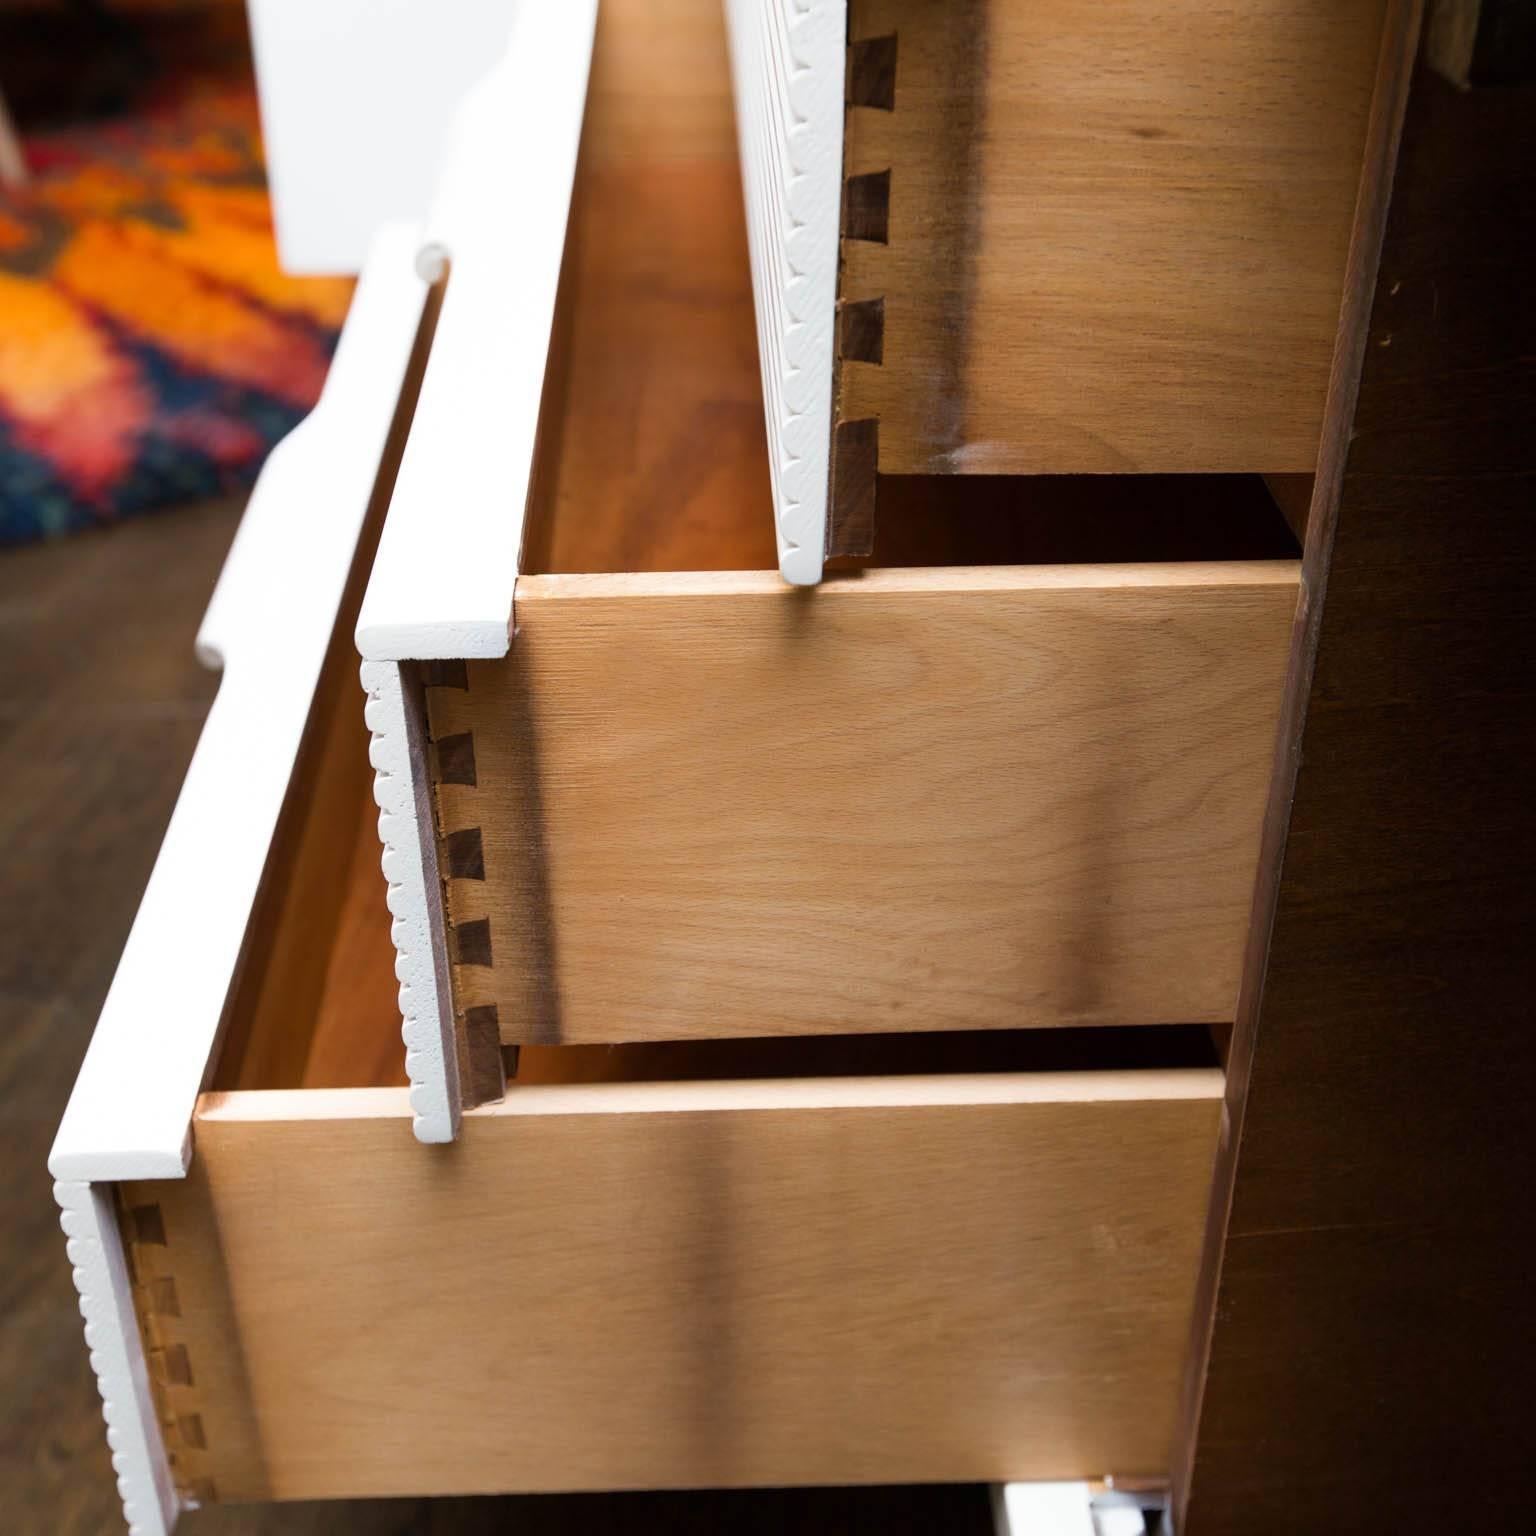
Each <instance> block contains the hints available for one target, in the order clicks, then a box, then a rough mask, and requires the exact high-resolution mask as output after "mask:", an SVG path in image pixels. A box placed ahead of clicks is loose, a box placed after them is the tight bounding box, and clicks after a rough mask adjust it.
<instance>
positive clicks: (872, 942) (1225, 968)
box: [427, 561, 1296, 1044]
mask: <svg viewBox="0 0 1536 1536" xmlns="http://www.w3.org/2000/svg"><path fill="white" fill-rule="evenodd" d="M1295 583H1296V567H1295V565H1294V564H1293V563H1291V562H1287V561H1274V562H1252V563H1247V562H1226V563H1216V564H1210V565H1174V564H1170V565H1163V566H1124V567H1039V568H1032V569H1016V568H993V569H966V570H919V571H887V572H867V573H864V574H863V575H861V576H852V577H848V578H845V579H842V580H837V581H833V582H830V583H828V584H826V585H825V586H823V587H822V588H820V589H818V590H817V591H816V592H814V593H809V594H808V593H803V592H802V593H797V592H795V591H793V590H791V589H788V588H786V587H784V586H783V584H782V583H781V582H779V581H778V579H777V577H776V576H773V575H769V574H762V573H760V574H750V573H748V574H740V575H731V574H698V575H693V576H685V575H670V576H660V577H649V576H635V575H629V576H625V575H616V576H546V577H531V578H525V579H524V580H523V581H521V582H520V583H519V586H518V596H517V638H516V642H515V643H514V645H513V647H512V650H511V653H510V655H509V656H508V657H506V658H505V659H503V660H499V661H494V662H478V661H471V662H470V663H469V664H468V666H467V668H465V669H462V670H459V671H458V673H457V677H456V681H455V682H453V683H446V682H445V683H444V684H442V685H439V686H432V687H429V688H428V689H427V699H428V712H429V716H430V721H431V734H432V736H433V738H434V739H435V740H436V741H438V742H439V743H442V742H444V741H445V740H446V741H449V742H458V741H460V740H461V739H462V738H464V737H469V738H471V739H472V740H473V744H474V763H475V775H474V777H475V782H474V783H473V784H466V783H463V782H442V779H443V777H444V776H443V773H442V761H441V748H440V749H439V752H438V754H437V756H436V762H435V766H436V769H437V773H438V779H439V782H438V784H437V786H436V798H437V804H438V809H439V815H440V820H441V830H442V832H443V833H444V835H445V839H446V838H451V837H453V836H455V835H461V834H463V833H465V832H467V831H470V830H473V831H474V832H475V833H476V834H477V835H476V837H475V839H474V841H475V848H476V852H477V856H478V859H479V863H478V865H477V866H476V869H475V871H474V872H473V873H470V872H464V873H463V874H461V875H460V876H457V877H456V876H455V874H454V871H453V869H452V867H451V866H450V867H448V868H447V869H445V874H446V875H447V877H448V878H447V887H448V908H449V921H450V924H451V934H450V938H451V942H450V950H451V952H452V953H453V955H454V956H455V958H456V961H457V963H456V965H455V986H456V993H457V999H458V1003H459V1006H460V1007H461V1008H466V1009H468V1008H475V1007H487V1008H495V1009H496V1011H497V1014H498V1017H499V1022H500V1029H501V1033H502V1038H503V1039H504V1040H506V1041H508V1042H509V1043H510V1042H516V1041H532V1042H538V1043H546V1044H551V1043H562V1042H580V1041H595V1040H622V1039H637V1038H638V1039H653V1040H657V1039H675V1038H685V1037H689V1036H720V1035H738V1034H747V1035H753V1034H757V1035H762V1034H794V1033H811V1032H818V1031H826V1032H831V1033H840V1032H851V1031H852V1032H856V1031H891V1030H903V1029H973V1028H1017V1027H1021V1026H1040V1025H1065V1024H1118V1023H1142V1024H1146V1023H1164V1022H1170V1021H1174V1020H1180V1021H1186V1022H1220V1021H1223V1020H1227V1019H1230V1018H1231V1017H1232V1015H1233V1012H1234V1010H1235V1007H1236V1001H1237V983H1238V974H1239V969H1240V963H1241V952H1242V944H1243V935H1244V931H1245V924H1246V917H1247V908H1248V901H1249V897H1250V893H1251V890H1252V882H1253V876H1254V868H1255V861H1256V858H1257V850H1258V837H1259V826H1260V821H1261V817H1262V810H1263V804H1264V795H1265V788H1266V785H1267V782H1268V770H1269V762H1270V755H1271V751H1272V742H1273V737H1274V728H1275V719H1276V712H1277V710H1278V706H1279V699H1280V693H1281V687H1282V682H1283V676H1284V666H1285V652H1286V643H1287V637H1288V635H1289V632H1290V624H1291V616H1292V611H1293V608H1294V605H1295V595H1296V586H1295Z"/></svg>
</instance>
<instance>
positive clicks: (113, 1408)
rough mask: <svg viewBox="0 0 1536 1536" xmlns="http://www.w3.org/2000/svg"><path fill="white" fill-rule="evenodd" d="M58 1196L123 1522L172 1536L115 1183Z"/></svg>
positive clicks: (64, 1190)
mask: <svg viewBox="0 0 1536 1536" xmlns="http://www.w3.org/2000/svg"><path fill="white" fill-rule="evenodd" d="M53 1198H54V1199H55V1200H56V1201H58V1204H59V1225H60V1226H61V1227H62V1228H63V1229H64V1238H65V1245H64V1246H65V1252H66V1253H67V1254H68V1256H69V1263H70V1268H71V1271H72V1278H73V1279H74V1282H75V1290H76V1291H78V1292H79V1294H80V1315H81V1316H82V1317H83V1318H84V1319H85V1345H86V1348H87V1350H88V1351H89V1352H90V1357H91V1369H92V1370H93V1371H94V1372H95V1373H96V1390H97V1391H98V1392H99V1393H100V1394H101V1416H102V1418H104V1419H105V1420H106V1423H107V1445H108V1446H109V1447H110V1448H111V1452H112V1470H113V1471H114V1472H115V1473H116V1474H117V1491H118V1494H119V1496H120V1497H121V1498H122V1501H123V1518H124V1519H125V1520H126V1521H127V1522H128V1530H129V1533H130V1536H169V1532H170V1531H171V1530H172V1528H173V1527H174V1526H175V1524H176V1517H177V1515H178V1514H179V1513H180V1506H179V1503H178V1501H177V1497H176V1489H175V1484H174V1482H173V1481H172V1478H171V1468H170V1462H169V1461H168V1460H167V1457H166V1453H165V1442H164V1440H163V1439H162V1438H161V1435H160V1424H159V1421H158V1419H157V1418H156V1416H155V1408H154V1400H153V1398H152V1397H151V1395H150V1389H149V1366H148V1363H147V1362H146V1360H145V1358H144V1344H143V1340H142V1339H141V1338H140V1336H139V1328H138V1320H137V1318H136V1317H135V1315H134V1310H133V1289H132V1286H131V1284H130V1282H129V1276H128V1260H127V1257H126V1255H125V1254H124V1252H123V1240H122V1234H121V1233H120V1232H119V1230H118V1226H117V1216H116V1213H115V1211H114V1210H113V1206H112V1186H111V1185H110V1184H88V1183H85V1182H83V1181H80V1180H74V1179H61V1180H60V1181H59V1182H58V1183H56V1184H55V1185H54V1186H53Z"/></svg>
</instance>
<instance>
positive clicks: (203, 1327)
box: [144, 1073, 1220, 1499]
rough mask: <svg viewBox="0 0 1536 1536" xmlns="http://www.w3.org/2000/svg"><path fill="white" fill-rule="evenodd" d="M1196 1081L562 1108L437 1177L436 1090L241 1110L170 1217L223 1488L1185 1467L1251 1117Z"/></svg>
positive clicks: (398, 1488)
mask: <svg viewBox="0 0 1536 1536" xmlns="http://www.w3.org/2000/svg"><path fill="white" fill-rule="evenodd" d="M1105 1076H1120V1075H1118V1074H1105ZM1176 1076H1180V1075H1179V1074H1156V1075H1154V1076H1153V1077H1150V1078H1149V1081H1148V1087H1147V1093H1148V1095H1149V1096H1148V1097H1146V1098H1141V1099H1137V1098H1120V1099H1108V1100H1106V1099H1097V1100H1094V1101H1091V1102H1089V1101H1072V1100H1067V1101H1047V1102H1041V1101H1038V1100H1032V1099H1031V1097H1030V1096H1029V1094H1028V1093H1027V1092H1024V1093H1022V1094H1021V1097H1020V1098H1019V1099H1017V1100H1014V1101H1010V1100H1009V1099H1008V1098H1007V1096H1006V1092H1005V1091H1003V1090H1000V1091H999V1093H998V1094H997V1095H996V1096H995V1097H997V1099H998V1101H997V1102H973V1103H944V1102H909V1103H903V1102H900V1101H899V1096H898V1095H892V1096H891V1097H892V1098H893V1099H895V1102H887V1103H879V1102H869V1103H857V1102H851V1103H845V1104H842V1105H838V1104H835V1103H833V1104H821V1105H817V1106H814V1107H798V1108H797V1107H794V1098H795V1090H794V1087H793V1085H791V1086H789V1087H785V1088H780V1089H778V1090H776V1091H775V1092H776V1095H777V1098H778V1101H779V1107H760V1108H757V1109H752V1108H743V1109H739V1110H735V1111H732V1110H729V1109H723V1108H716V1109H714V1110H708V1109H706V1110H699V1111H695V1110H690V1109H689V1108H687V1107H686V1106H687V1104H688V1103H689V1102H690V1101H689V1099H688V1096H687V1095H686V1094H685V1095H682V1096H680V1098H679V1100H678V1104H677V1107H675V1108H674V1109H673V1110H671V1111H665V1110H663V1111H658V1110H655V1109H654V1108H653V1109H651V1110H649V1111H643V1110H641V1111H634V1112H631V1111H630V1110H629V1109H627V1108H622V1109H619V1110H616V1111H615V1112H611V1113H592V1112H583V1111H580V1110H577V1111H574V1112H566V1110H565V1108H564V1107H563V1106H564V1105H565V1104H566V1103H569V1102H572V1101H571V1100H570V1099H569V1098H567V1099H561V1098H560V1097H559V1096H560V1095H561V1094H562V1092H565V1090H560V1089H538V1088H529V1089H524V1090H514V1092H513V1093H512V1094H511V1095H510V1096H509V1098H508V1101H507V1106H505V1107H498V1108H496V1109H491V1110H483V1111H475V1112H472V1113H469V1114H467V1115H466V1116H465V1119H464V1125H463V1133H462V1135H461V1137H460V1139H459V1141H458V1142H457V1143H456V1144H455V1145H454V1146H453V1147H452V1148H443V1149H441V1150H440V1151H438V1152H434V1153H431V1154H430V1155H429V1154H428V1153H427V1152H425V1151H424V1150H423V1149H422V1148H421V1147H419V1146H416V1145H415V1144H414V1143H413V1141H412V1140H411V1137H410V1135H409V1132H408V1130H407V1128H406V1124H405V1122H404V1118H403V1115H402V1114H400V1113H390V1114H383V1115H379V1114H375V1113H373V1112H372V1111H371V1109H369V1108H368V1107H367V1106H368V1104H370V1103H377V1102H379V1101H380V1100H381V1099H383V1100H385V1101H387V1100H389V1099H393V1100H395V1101H396V1102H397V1103H398V1101H399V1099H400V1098H402V1097H403V1095H388V1096H383V1095H374V1096H372V1097H371V1099H365V1105H364V1109H363V1110H362V1111H361V1112H359V1113H355V1114H354V1113H351V1112H350V1111H345V1110H344V1111H343V1113H341V1114H339V1115H337V1116H336V1117H334V1118H326V1114H327V1111H326V1109H325V1108H324V1101H323V1100H322V1101H321V1106H320V1107H318V1108H317V1110H316V1113H315V1115H313V1116H310V1117H303V1118H291V1117H289V1116H288V1115H287V1114H285V1113H283V1112H282V1109H281V1108H280V1109H279V1111H278V1112H277V1113H276V1114H275V1115H268V1114H267V1113H266V1112H265V1111H264V1110H263V1109H262V1108H261V1107H260V1105H259V1104H256V1105H252V1104H251V1101H253V1100H259V1099H260V1098H262V1097H263V1096H261V1095H237V1096H233V1097H232V1098H230V1099H228V1100H226V1101H224V1102H223V1103H222V1104H221V1105H215V1106H213V1107H212V1108H211V1110H210V1111H209V1112H207V1113H205V1114H204V1115H203V1116H202V1117H201V1118H200V1120H199V1125H198V1132H197V1143H198V1157H197V1159H196V1162H195V1163H194V1165H193V1168H192V1170H191V1172H190V1174H189V1176H188V1178H187V1179H186V1180H184V1181H176V1182H166V1183H164V1184H159V1185H155V1186H151V1187H148V1188H147V1189H146V1190H145V1191H144V1197H145V1198H152V1199H154V1200H155V1201H156V1202H157V1203H158V1204H159V1206H160V1209H161V1211H162V1213H163V1217H164V1221H165V1226H166V1235H167V1240H168V1242H170V1243H171V1244H172V1245H174V1246H175V1248H176V1250H177V1252H178V1261H177V1278H178V1285H179V1287H180V1297H181V1305H182V1311H183V1315H184V1329H185V1331H186V1334H187V1337H188V1346H189V1348H190V1349H193V1350H195V1354H196V1358H197V1359H198V1361H199V1363H200V1382H201V1383H202V1387H203V1391H202V1417H203V1422H204V1426H205V1431H206V1441H207V1446H208V1456H209V1460H210V1474H211V1477H212V1479H213V1480H214V1482H215V1484H216V1486H217V1488H218V1491H219V1494H220V1496H221V1497H223V1498H227V1499H253V1498H254V1499H269V1498H321V1497H330V1496H337V1495H346V1496H350V1495H396V1494H399V1495H404V1494H413V1495H426V1494H449V1493H477V1492H497V1491H532V1490H581V1489H605V1488H639V1487H710V1486H755V1485H783V1484H814V1483H852V1482H872V1483H876V1482H897V1481H913V1480H919V1481H921V1480H991V1479H1009V1478H1039V1477H1066V1476H1086V1475H1097V1474H1102V1473H1105V1472H1112V1473H1120V1474H1127V1475H1129V1474H1132V1473H1144V1474H1146V1473H1157V1472H1159V1471H1160V1470H1161V1469H1163V1468H1164V1467H1165V1466H1166V1465H1167V1460H1168V1456H1169V1454H1170V1449H1171V1433H1172V1424H1173V1415H1174V1400H1175V1396H1176V1386H1177V1377H1178V1369H1179V1362H1180V1359H1181V1355H1182V1351H1183V1346H1184V1342H1185V1337H1186V1331H1187V1327H1188V1317H1189V1310H1190V1303H1191V1298H1192V1295H1193V1283H1194V1272H1195V1264H1196V1259H1197V1253H1198V1248H1199V1241H1200V1231H1201V1220H1202V1214H1203V1211H1204V1205H1205V1199H1206V1190H1207V1184H1208V1180H1209V1175H1210V1166H1211V1159H1212V1153H1213V1148H1214V1143H1215V1132H1216V1120H1217V1115H1218V1113H1219V1099H1218V1095H1219V1091H1220V1081H1219V1076H1218V1074H1215V1073H1195V1074H1183V1076H1186V1077H1188V1078H1189V1079H1190V1083H1189V1084H1187V1085H1182V1086H1181V1087H1179V1088H1177V1089H1175V1090H1173V1091H1174V1092H1177V1093H1182V1094H1185V1095H1188V1094H1189V1093H1191V1092H1193V1091H1194V1090H1199V1091H1198V1092H1195V1096H1193V1097H1190V1096H1183V1097H1167V1098H1159V1097H1157V1096H1156V1095H1157V1093H1158V1091H1159V1090H1158V1087H1157V1084H1158V1083H1159V1082H1162V1083H1164V1084H1166V1083H1167V1082H1168V1081H1169V1079H1170V1078H1172V1077H1176ZM1018 1081H1020V1082H1021V1083H1022V1084H1024V1085H1025V1086H1026V1087H1027V1085H1028V1081H1029V1080H1028V1079H1020V1080H1018ZM600 1091H601V1090H592V1093H593V1094H596V1093H598V1092H600ZM921 1092H922V1085H921V1084H920V1083H919V1085H918V1086H917V1087H916V1088H914V1090H913V1094H914V1097H920V1095H921ZM537 1095H554V1098H553V1100H552V1102H551V1105H550V1108H549V1112H547V1113H542V1112H529V1111H528V1110H527V1109H526V1108H525V1107H523V1106H526V1105H527V1104H528V1103H529V1101H530V1099H532V1098H533V1097H534V1096H537ZM285 1097H286V1098H289V1099H290V1101H291V1097H292V1096H285ZM315 1097H316V1098H317V1099H318V1098H319V1096H315ZM337 1097H340V1098H345V1097H346V1096H345V1095H342V1096H326V1098H327V1099H334V1098H337ZM774 1097H775V1095H773V1094H762V1095H759V1096H758V1099H759V1102H762V1101H763V1100H764V1099H765V1098H766V1099H767V1101H768V1103H769V1104H770V1105H771V1104H772V1102H773V1099H774ZM578 1098H579V1096H578ZM242 1101H243V1102H242ZM248 1109H249V1110H250V1111H251V1113H249V1114H248ZM403 1234H409V1240H408V1241H406V1240H402V1237H403Z"/></svg>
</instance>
